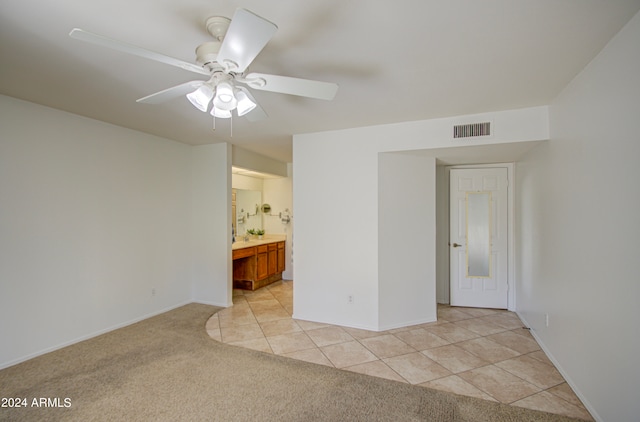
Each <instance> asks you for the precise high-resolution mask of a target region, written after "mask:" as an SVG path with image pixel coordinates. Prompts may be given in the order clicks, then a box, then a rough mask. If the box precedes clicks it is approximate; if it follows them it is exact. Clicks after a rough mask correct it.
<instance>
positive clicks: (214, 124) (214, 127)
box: [213, 113, 233, 138]
mask: <svg viewBox="0 0 640 422" xmlns="http://www.w3.org/2000/svg"><path fill="white" fill-rule="evenodd" d="M229 123H231V136H230V137H231V138H233V113H231V117H230V118H229ZM213 130H214V131H215V130H216V116H213Z"/></svg>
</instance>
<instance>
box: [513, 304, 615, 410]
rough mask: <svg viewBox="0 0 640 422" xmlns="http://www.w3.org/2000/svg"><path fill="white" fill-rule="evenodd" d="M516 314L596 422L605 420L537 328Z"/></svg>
mask: <svg viewBox="0 0 640 422" xmlns="http://www.w3.org/2000/svg"><path fill="white" fill-rule="evenodd" d="M516 314H517V315H518V317H519V318H520V321H522V322H523V323H524V325H525V327H529V332H530V333H531V335H532V336H533V338H534V339H535V340H536V341H537V342H538V345H539V346H540V348H541V349H542V351H544V353H545V354H546V355H547V357H548V358H549V360H550V361H551V363H553V365H554V366H555V367H556V369H557V370H558V372H560V375H562V377H563V378H564V380H565V381H566V382H567V384H569V386H570V387H571V389H572V390H573V392H574V393H575V394H576V396H578V398H579V399H580V401H582V404H584V407H586V408H587V410H588V411H589V413H591V416H592V417H593V419H594V420H595V421H596V422H604V419H602V418H601V417H600V415H598V412H596V410H595V409H594V408H593V406H592V405H591V403H589V400H587V398H586V397H584V395H583V394H582V392H581V391H580V389H579V388H578V387H577V386H576V384H575V383H574V382H573V380H572V379H571V377H570V376H569V374H567V372H566V371H565V370H564V369H563V368H562V366H561V365H560V363H559V362H558V361H557V360H556V358H555V357H554V356H553V353H551V351H550V350H549V348H548V347H547V346H546V345H545V344H544V342H543V341H542V339H541V338H540V337H539V336H538V334H537V333H536V332H535V330H534V329H533V328H531V325H529V324H528V323H527V321H526V319H525V318H524V317H523V316H522V315H521V314H520V313H519V312H516Z"/></svg>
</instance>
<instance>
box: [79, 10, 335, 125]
mask: <svg viewBox="0 0 640 422" xmlns="http://www.w3.org/2000/svg"><path fill="white" fill-rule="evenodd" d="M206 28H207V31H208V32H209V34H211V36H213V38H214V40H213V41H208V42H205V43H203V44H201V45H199V46H198V47H197V48H196V63H197V64H193V63H188V62H185V61H182V60H179V59H176V58H173V57H169V56H165V55H164V54H160V53H156V52H154V51H150V50H147V49H144V48H142V47H138V46H135V45H132V44H129V43H125V42H122V41H118V40H114V39H111V38H107V37H104V36H102V35H96V34H93V33H91V32H87V31H84V30H82V29H79V28H75V29H73V30H72V31H71V32H70V33H69V36H71V37H72V38H75V39H78V40H82V41H86V42H90V43H93V44H96V45H100V46H103V47H108V48H112V49H114V50H118V51H121V52H124V53H128V54H133V55H136V56H140V57H144V58H147V59H151V60H155V61H158V62H161V63H165V64H168V65H171V66H176V67H179V68H182V69H185V70H188V71H190V72H193V73H198V74H201V75H206V76H208V77H209V79H208V80H195V81H189V82H185V83H183V84H180V85H177V86H174V87H171V88H167V89H165V90H162V91H159V92H156V93H155V94H151V95H148V96H146V97H143V98H140V99H138V100H136V101H137V102H139V103H147V104H158V103H161V102H164V101H167V100H170V99H173V98H177V97H180V96H182V95H186V96H187V98H188V99H189V101H191V103H192V104H193V105H194V106H195V107H196V108H198V109H199V110H201V111H203V112H207V111H209V112H210V114H211V115H213V116H214V117H218V118H230V117H231V116H232V112H233V110H235V111H236V114H237V115H238V116H244V115H246V116H247V119H248V120H250V121H256V120H260V119H263V118H265V117H266V113H265V112H264V110H262V108H261V107H260V106H259V105H258V104H257V102H256V100H255V99H254V98H253V96H252V95H251V92H250V91H249V90H248V89H247V88H245V87H244V86H239V85H238V83H241V84H245V85H247V86H248V87H250V88H253V89H257V90H262V91H271V92H277V93H284V94H291V95H298V96H303V97H309V98H316V99H322V100H332V99H333V98H334V97H335V95H336V92H337V91H338V85H336V84H334V83H330V82H321V81H312V80H308V79H299V78H292V77H288V76H279V75H269V74H264V73H248V74H245V72H246V70H247V68H248V67H249V65H250V64H251V62H253V60H254V59H255V58H256V56H257V55H258V54H259V53H260V51H262V49H263V48H264V47H265V46H266V45H267V43H268V42H269V40H270V39H271V37H273V35H274V34H275V32H276V30H277V29H278V27H277V26H276V25H275V24H274V23H272V22H269V21H268V20H266V19H264V18H262V17H260V16H258V15H256V14H254V13H252V12H250V11H248V10H245V9H237V10H236V12H235V13H234V15H233V19H229V18H226V17H221V16H212V17H210V18H209V19H207V21H206Z"/></svg>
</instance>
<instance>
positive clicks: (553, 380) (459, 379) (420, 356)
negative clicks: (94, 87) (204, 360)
mask: <svg viewBox="0 0 640 422" xmlns="http://www.w3.org/2000/svg"><path fill="white" fill-rule="evenodd" d="M233 303H234V306H232V307H230V308H226V309H223V310H222V311H220V312H218V313H217V314H215V315H213V316H212V317H211V318H210V319H209V321H208V322H207V326H206V328H207V332H208V333H209V335H210V336H211V337H212V338H213V339H215V340H217V341H220V342H223V343H228V344H231V345H236V346H241V347H246V348H250V349H255V350H259V351H262V352H265V353H274V354H277V355H282V356H287V357H290V358H293V359H299V360H304V361H308V362H313V363H316V364H320V365H327V366H333V367H336V368H339V369H343V370H347V371H353V372H360V373H363V374H368V375H372V376H376V377H381V378H387V379H391V380H395V381H400V382H405V383H410V384H414V385H419V386H424V387H430V388H435V389H439V390H444V391H448V392H452V393H457V394H462V395H467V396H472V397H478V398H481V399H485V400H492V401H499V402H501V403H506V404H511V405H514V406H520V407H526V408H530V409H537V410H544V411H547V412H551V413H556V414H561V415H565V416H572V417H577V418H581V419H585V420H593V419H592V417H591V415H590V414H589V412H588V411H587V410H586V409H585V408H584V406H583V405H582V403H581V402H580V400H579V399H578V397H577V396H576V395H575V394H574V392H573V391H572V389H571V387H569V385H568V384H567V383H566V382H565V380H564V379H563V377H562V375H560V373H559V372H558V371H557V370H556V368H555V367H554V366H553V364H552V363H551V361H550V360H549V359H548V358H547V356H546V355H545V353H544V352H543V351H542V350H541V349H540V347H539V346H538V343H537V342H536V341H535V339H534V338H533V337H532V336H531V334H530V333H529V332H528V331H527V330H526V329H524V328H522V327H523V324H522V322H521V321H520V319H519V318H518V316H517V315H516V314H515V313H513V312H508V311H503V310H493V309H479V308H456V307H450V306H442V305H440V306H439V307H438V322H435V323H429V324H421V325H414V326H411V327H404V328H399V329H394V330H389V331H382V332H374V331H366V330H360V329H355V328H348V327H339V326H333V325H327V324H319V323H315V322H309V321H301V320H296V319H293V318H292V317H291V315H292V313H293V282H291V281H281V282H277V283H274V284H271V285H269V286H267V287H264V288H262V289H259V290H256V291H255V292H249V291H243V290H234V295H233Z"/></svg>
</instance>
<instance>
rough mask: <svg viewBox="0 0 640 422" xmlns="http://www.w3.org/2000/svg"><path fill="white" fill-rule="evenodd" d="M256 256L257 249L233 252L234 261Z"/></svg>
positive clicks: (243, 249)
mask: <svg viewBox="0 0 640 422" xmlns="http://www.w3.org/2000/svg"><path fill="white" fill-rule="evenodd" d="M255 254H256V248H242V249H236V250H235V251H233V259H240V258H246V257H248V256H253V255H255Z"/></svg>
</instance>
